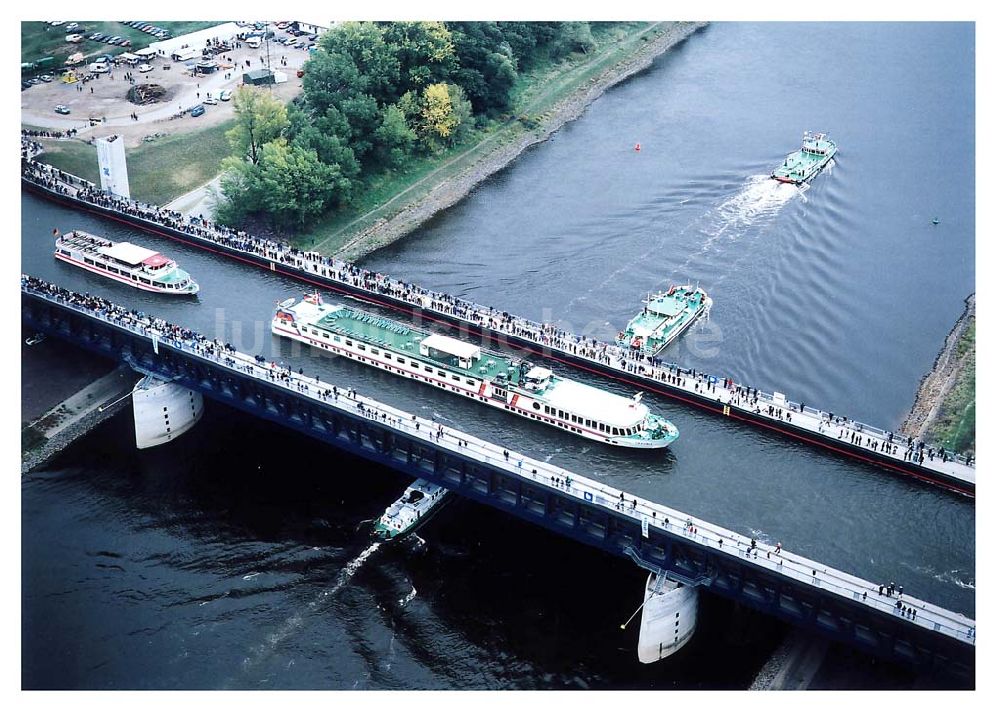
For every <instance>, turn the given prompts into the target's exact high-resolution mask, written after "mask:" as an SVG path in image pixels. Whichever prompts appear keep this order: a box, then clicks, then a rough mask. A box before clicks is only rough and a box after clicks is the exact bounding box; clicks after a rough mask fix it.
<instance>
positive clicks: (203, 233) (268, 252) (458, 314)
mask: <svg viewBox="0 0 1000 714" xmlns="http://www.w3.org/2000/svg"><path fill="white" fill-rule="evenodd" d="M21 170H22V178H23V179H25V180H26V181H29V182H32V183H35V184H37V185H39V186H41V187H43V188H48V189H50V190H52V185H55V186H56V187H57V188H56V189H55V190H56V191H57V192H59V193H65V194H66V195H69V196H71V197H73V198H74V199H76V200H79V201H82V202H85V203H90V204H91V205H94V206H98V207H101V208H103V209H110V210H113V211H117V212H119V213H121V214H124V215H129V216H135V217H137V218H141V219H143V220H147V221H153V222H156V223H158V224H166V225H168V226H169V227H170V228H172V229H173V230H178V231H182V232H187V233H189V234H191V235H192V236H195V237H197V238H200V239H202V240H209V241H212V242H215V243H217V244H219V245H222V246H225V247H226V248H229V249H231V250H235V251H238V252H242V253H246V254H249V255H255V256H259V257H262V258H265V259H267V260H272V261H275V262H277V263H281V264H283V265H288V266H290V267H293V268H296V269H299V270H302V271H304V272H306V273H311V274H314V275H317V276H321V277H324V278H326V279H329V280H333V281H336V282H339V283H341V284H344V285H346V286H353V287H359V288H362V289H365V290H370V291H372V292H376V293H383V294H388V295H392V296H393V297H395V298H397V299H400V300H403V301H405V302H407V303H408V304H410V305H412V306H413V307H417V308H421V309H428V308H429V309H431V310H435V311H438V312H441V313H444V314H447V315H450V316H453V317H455V318H458V319H460V320H463V321H466V322H471V323H474V324H476V325H479V326H483V327H486V328H489V329H490V330H491V331H494V332H496V333H498V334H501V335H511V336H514V337H518V338H520V339H526V340H529V341H531V342H533V343H535V344H536V345H538V346H539V347H540V348H542V349H543V350H544V349H547V350H550V351H551V352H552V353H553V354H556V355H558V354H559V353H563V354H566V355H571V356H573V357H575V358H577V359H579V360H580V361H582V362H590V363H593V364H595V365H599V366H600V367H601V368H602V369H612V370H614V371H616V372H619V373H621V374H622V375H623V376H624V377H628V376H629V375H633V374H641V375H642V376H643V377H644V378H646V379H651V380H654V381H658V382H661V383H664V384H666V385H669V386H671V387H673V388H674V389H676V388H678V387H679V388H680V389H681V390H683V391H686V392H688V393H697V392H699V391H701V390H700V386H701V384H702V380H701V379H700V377H701V376H703V375H701V373H699V372H697V371H696V370H694V369H690V368H685V367H682V366H680V365H677V364H673V363H667V364H663V363H661V362H660V361H659V360H657V359H656V358H655V357H653V356H652V355H648V354H644V355H642V356H641V358H639V359H636V358H635V357H634V356H633V355H632V353H631V351H630V350H629V349H628V348H623V347H619V346H617V345H615V344H611V343H607V342H603V341H601V340H597V339H595V338H589V337H585V336H580V335H574V334H572V333H568V332H566V331H563V330H558V329H557V328H556V327H555V325H551V324H545V323H540V322H537V321H534V320H531V319H528V318H524V317H519V316H516V315H511V314H509V313H504V312H503V311H500V310H496V309H494V308H491V307H486V306H484V305H479V304H477V303H473V302H470V301H467V300H463V299H461V298H457V297H453V296H451V295H447V294H445V293H438V292H435V291H432V290H428V289H426V288H421V287H419V286H417V285H413V284H410V283H404V282H402V281H399V280H395V279H392V278H390V277H389V276H387V275H382V274H380V273H372V272H370V271H364V270H362V269H361V268H358V267H356V266H354V265H352V264H350V263H347V262H345V261H342V260H338V259H334V258H331V257H329V256H324V255H320V254H318V253H313V252H302V251H298V252H296V249H293V248H292V247H291V246H289V245H285V244H279V243H276V242H274V241H271V240H267V239H263V238H258V237H256V236H253V235H251V234H248V233H244V232H242V231H235V230H232V229H229V228H227V227H225V226H222V227H219V226H214V225H212V224H210V223H208V222H207V221H204V220H200V219H198V218H185V217H183V216H182V214H180V213H178V212H176V211H168V210H166V209H162V208H159V207H157V206H154V205H151V204H146V203H141V202H137V201H131V200H128V199H124V198H120V197H113V196H107V195H106V194H103V193H100V192H99V191H98V190H97V189H96V187H95V186H94V184H92V183H90V182H89V181H86V180H84V179H81V178H79V177H77V176H73V175H72V174H68V173H66V172H64V171H60V170H58V169H55V168H53V167H51V166H48V165H47V164H42V163H39V162H37V161H34V160H33V159H32V158H30V156H29V158H27V159H23V160H22V162H21ZM84 191H86V192H87V193H86V195H81V193H82V192H84ZM359 339H360V338H359ZM622 363H624V364H622ZM672 374H676V375H678V376H679V377H680V378H681V382H680V383H679V384H676V385H675V384H672V383H671V382H669V381H668V376H669V375H672ZM735 386H737V387H739V386H744V387H746V388H748V389H750V390H751V391H752V390H753V388H752V387H749V385H735ZM770 399H771V395H770V394H768V393H767V392H765V391H762V390H758V400H770ZM719 401H725V400H724V399H721V398H720V400H719ZM733 404H734V406H737V408H742V407H740V406H739V403H738V400H737V402H733ZM789 404H791V405H793V406H797V405H795V403H792V402H790V403H789ZM825 413H829V412H825ZM822 414H824V412H820V411H818V410H810V409H808V408H807V410H804V411H802V412H799V413H798V415H797V416H794V417H793V422H794V423H795V424H796V425H797V426H801V427H802V428H805V429H808V430H811V431H812V432H814V433H817V434H825V428H826V427H824V429H823V430H821V429H820V426H821V425H823V423H824V420H823V419H822V418H821V415H822ZM839 419H842V420H843V422H842V423H839V424H837V425H836V426H837V427H838V428H839V427H841V426H844V425H845V424H850V425H852V426H853V428H855V429H856V430H858V431H860V432H861V433H862V434H863V435H864V436H866V437H872V438H875V439H877V440H881V441H882V442H884V441H885V440H886V439H887V437H888V434H889V433H890V431H889V430H885V429H880V428H877V427H873V426H870V425H867V424H862V423H861V422H859V421H857V420H853V419H850V418H848V417H846V416H841V417H839ZM774 422H775V423H776V424H777V423H782V421H779V420H778V419H774ZM844 441H847V439H846V438H845V439H844ZM892 443H893V444H894V445H896V446H897V447H898V446H900V445H902V447H903V450H904V452H905V448H906V438H905V437H901V436H900V435H898V434H894V439H893V442H892ZM928 449H929V450H933V451H934V453H935V454H937V453H938V452H939V449H937V448H933V447H930V446H928ZM928 453H929V451H928ZM944 453H945V454H946V455H947V456H948V460H947V461H946V462H945V461H941V460H940V459H939V458H935V460H933V461H928V462H927V463H924V464H923V465H922V467H923V468H924V469H929V470H931V471H935V472H938V473H941V474H945V475H948V476H951V477H953V478H956V479H959V480H961V481H964V482H965V483H969V484H974V483H975V467H974V463H975V462H974V460H973V461H971V462H970V463H969V464H964V463H959V461H958V460H959V459H960V458H962V459H963V460H964V457H962V456H961V455H959V454H956V453H955V452H953V451H951V450H944ZM889 455H890V456H893V455H891V454H889ZM893 458H895V459H897V460H898V461H899V462H901V463H906V462H907V459H906V458H904V456H903V455H901V454H897V455H894V456H893Z"/></svg>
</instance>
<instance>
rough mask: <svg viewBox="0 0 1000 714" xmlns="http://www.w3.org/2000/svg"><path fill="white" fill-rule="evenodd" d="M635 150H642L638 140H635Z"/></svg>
mask: <svg viewBox="0 0 1000 714" xmlns="http://www.w3.org/2000/svg"><path fill="white" fill-rule="evenodd" d="M635 150H636V151H642V147H641V146H639V142H638V141H637V142H635Z"/></svg>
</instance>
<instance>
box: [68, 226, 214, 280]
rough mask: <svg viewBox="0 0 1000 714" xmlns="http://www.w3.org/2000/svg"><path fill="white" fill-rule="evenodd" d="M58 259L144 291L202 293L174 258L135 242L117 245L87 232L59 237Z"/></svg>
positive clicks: (77, 232)
mask: <svg viewBox="0 0 1000 714" xmlns="http://www.w3.org/2000/svg"><path fill="white" fill-rule="evenodd" d="M56 233H57V235H58V232H56ZM55 257H56V258H58V259H59V260H61V261H63V262H66V263H69V264H70V265H75V266H77V267H79V268H83V269H84V270H89V271H90V272H92V273H97V274H98V275H103V276H104V277H106V278H111V279H112V280H117V281H118V282H119V283H125V284H126V285H131V286H132V287H135V288H139V289H140V290H148V291H149V292H153V293H167V294H170V295H194V294H195V293H196V292H198V283H196V282H195V281H194V280H192V279H191V276H190V275H188V274H187V273H186V272H185V271H183V270H181V269H180V268H179V267H177V263H175V262H174V261H172V260H171V259H170V258H167V257H166V256H164V255H160V254H159V253H157V252H156V251H155V250H149V249H148V248H143V247H142V246H138V245H133V244H132V243H126V242H121V243H114V242H112V241H110V240H108V239H106V238H101V237H99V236H95V235H91V234H89V233H85V232H84V231H70V232H69V233H66V234H65V235H63V236H61V237H59V238H57V239H56V251H55Z"/></svg>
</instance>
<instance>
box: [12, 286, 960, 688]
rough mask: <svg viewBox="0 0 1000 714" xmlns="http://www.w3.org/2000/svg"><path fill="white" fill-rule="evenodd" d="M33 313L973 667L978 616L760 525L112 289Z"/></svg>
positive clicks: (534, 512) (468, 487)
mask: <svg viewBox="0 0 1000 714" xmlns="http://www.w3.org/2000/svg"><path fill="white" fill-rule="evenodd" d="M21 314H22V321H23V323H24V324H25V325H26V326H28V327H29V328H30V329H32V330H35V331H39V332H43V333H46V334H48V335H51V336H53V337H56V338H59V339H62V340H65V341H67V342H70V343H73V344H76V345H79V346H80V347H83V348H85V349H87V350H90V351H92V352H95V353H97V354H99V355H102V356H105V357H108V358H112V359H117V360H123V361H125V362H127V363H128V364H129V365H131V366H132V367H133V368H134V369H136V370H138V371H140V372H143V373H145V374H148V375H152V376H155V377H157V378H159V379H162V380H165V381H170V382H174V383H176V384H178V385H180V386H183V387H186V388H188V389H193V390H196V391H198V392H200V393H202V394H204V395H205V396H207V397H209V398H211V399H213V400H216V401H218V402H221V403H224V404H227V405H229V406H232V407H235V408H237V409H240V410H241V411H244V412H246V413H248V414H251V415H254V416H256V417H259V418H263V419H266V420H268V421H271V422H274V423H277V424H280V425H282V426H285V427H290V428H293V429H296V430H298V431H300V432H302V433H304V434H307V435H309V436H311V437H313V438H316V439H319V440H321V441H324V442H326V443H328V444H331V445H333V446H335V447H337V448H339V449H343V450H345V451H348V452H350V453H353V454H356V455H358V456H361V457H363V458H366V459H368V460H371V461H373V462H376V463H379V464H382V465H384V466H387V467H390V468H392V469H394V470H396V471H398V472H400V473H403V474H406V475H408V476H410V477H411V478H419V477H423V478H427V479H429V480H431V481H433V482H435V483H438V484H440V485H442V486H445V487H447V488H449V489H451V490H453V491H455V492H456V493H458V494H459V495H461V496H463V497H466V498H470V499H473V500H475V501H478V502H480V503H482V504H485V505H488V506H491V507H493V508H497V509H500V510H502V511H504V512H506V513H509V514H511V515H513V516H516V517H517V518H520V519H522V520H525V521H528V522H529V523H533V524H535V525H538V526H541V527H544V528H548V529H549V530H552V531H554V532H556V533H559V534H561V535H564V536H567V537H569V538H572V539H574V540H576V541H578V542H581V543H583V544H585V545H590V546H593V547H597V548H600V549H602V550H605V551H607V552H610V553H613V554H615V555H618V556H622V557H628V558H631V559H632V560H634V561H635V562H636V563H638V564H640V565H641V566H642V567H645V568H649V569H654V568H655V569H659V570H662V571H664V572H665V573H666V574H668V576H669V577H672V578H675V579H677V580H679V581H681V582H685V583H689V584H692V585H694V586H697V587H701V588H704V589H706V590H707V591H709V592H712V593H714V594H716V595H719V596H722V597H726V598H729V599H731V600H734V601H736V602H738V603H741V604H743V605H745V606H748V607H750V608H753V609H754V610H756V611H758V612H761V613H764V614H767V615H770V616H774V617H777V618H779V619H781V620H784V621H786V622H788V623H790V624H792V625H795V626H798V627H801V628H804V629H807V630H810V631H812V632H815V633H817V634H819V635H822V636H824V637H827V638H830V639H832V640H836V641H839V642H843V643H846V644H848V645H850V646H852V647H855V648H858V649H860V650H863V651H866V652H870V653H872V654H874V655H877V656H879V657H881V658H885V659H888V660H894V661H899V662H902V663H905V664H907V665H909V666H912V667H915V668H917V669H920V670H937V671H945V672H947V673H949V674H952V675H955V676H958V677H961V678H965V679H971V678H972V677H973V674H974V657H975V655H974V652H975V637H976V634H975V628H976V623H975V621H974V620H972V619H971V618H968V617H966V616H965V615H962V614H960V613H956V612H951V611H948V610H947V609H945V608H942V607H938V606H936V605H934V604H932V603H929V602H925V601H922V600H919V599H916V598H913V597H911V596H909V595H907V596H905V597H900V596H888V595H884V594H882V592H881V590H880V588H879V586H877V585H875V584H874V583H871V582H868V581H866V580H864V579H862V578H859V577H856V576H854V575H851V574H849V573H845V572H842V571H839V570H837V569H835V568H832V567H830V566H827V565H826V564H823V563H820V562H817V561H814V560H812V559H809V558H807V557H805V556H802V555H799V554H796V553H792V552H789V551H787V550H780V551H779V550H777V549H771V548H768V547H763V546H757V547H754V543H753V542H751V540H750V539H749V538H746V537H744V536H742V535H740V534H738V533H735V532H733V531H730V530H728V529H725V528H722V527H721V526H718V525H715V524H712V523H709V522H707V521H705V520H703V519H700V518H696V517H694V516H692V515H689V514H686V513H682V512H680V511H678V510H676V509H673V508H671V507H669V506H667V505H664V504H659V503H654V502H652V501H649V500H647V499H644V498H640V497H639V496H637V495H633V494H626V493H624V492H621V491H617V490H616V489H612V488H611V487H610V486H608V485H606V484H603V483H601V482H599V481H596V480H594V479H591V478H588V477H586V476H583V475H580V474H575V473H571V472H568V471H566V470H564V469H560V468H558V467H556V466H553V465H551V464H549V463H546V462H543V461H538V460H535V459H532V458H530V457H529V456H527V455H524V454H521V453H519V452H518V451H517V450H516V449H512V448H509V447H504V446H502V445H498V444H493V443H490V442H487V441H484V440H482V439H478V438H477V437H475V436H472V435H469V434H466V433H463V432H461V431H458V430H455V429H451V428H448V429H444V428H443V427H441V426H440V425H438V424H435V423H433V422H431V421H429V420H426V419H422V418H420V417H417V416H415V415H413V414H408V413H405V412H403V411H401V410H399V409H396V408H395V407H392V406H391V405H388V404H384V403H382V402H379V401H376V400H374V399H372V398H369V397H366V396H359V395H357V394H356V393H351V392H344V391H342V390H338V389H337V388H336V387H335V386H334V385H331V384H327V383H325V382H322V381H320V380H319V379H318V378H308V377H304V376H301V375H298V374H295V373H294V372H293V371H292V370H291V369H290V368H285V367H280V366H278V365H276V364H274V363H269V362H267V361H265V360H264V359H263V358H259V357H252V356H249V355H245V354H241V353H239V352H237V351H235V350H234V349H232V348H231V347H229V346H227V345H224V344H222V343H220V342H218V341H210V340H208V339H206V338H204V337H202V336H201V335H197V334H196V333H193V332H191V331H189V330H184V329H183V328H180V327H177V326H174V325H169V324H167V323H165V322H164V321H162V320H156V319H154V318H152V317H149V316H146V315H143V314H142V313H138V312H133V311H129V310H127V309H126V308H122V307H119V306H116V305H113V304H111V303H109V302H107V301H105V300H103V299H100V298H94V297H90V296H83V295H79V294H75V293H70V292H69V291H66V290H62V289H60V288H58V287H57V286H54V285H51V284H49V283H45V282H43V281H39V280H36V279H32V278H26V277H22V310H21ZM900 601H901V602H900ZM900 604H901V605H904V606H905V608H906V612H907V613H908V611H909V609H910V608H912V609H913V612H914V614H913V615H909V614H904V610H903V609H901V607H900V606H899V605H900Z"/></svg>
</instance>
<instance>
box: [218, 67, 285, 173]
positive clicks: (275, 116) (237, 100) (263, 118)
mask: <svg viewBox="0 0 1000 714" xmlns="http://www.w3.org/2000/svg"><path fill="white" fill-rule="evenodd" d="M233 111H234V113H235V114H236V125H235V126H234V127H233V128H232V129H230V130H229V131H227V132H226V138H227V139H228V140H229V143H230V145H231V146H232V147H233V151H234V152H235V153H236V155H237V156H240V157H243V158H246V159H249V161H250V163H252V164H256V163H257V161H258V160H259V159H260V150H261V147H262V146H263V145H264V144H266V143H267V142H269V141H273V140H274V139H277V138H278V137H279V136H281V133H282V132H283V131H284V130H285V128H286V127H287V126H288V111H287V110H286V109H285V105H284V104H282V103H281V102H280V101H278V100H277V99H275V98H274V97H272V96H271V94H270V92H268V91H266V90H263V89H258V88H256V87H250V86H246V85H244V86H242V87H240V88H238V89H237V90H236V91H235V92H234V93H233Z"/></svg>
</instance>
